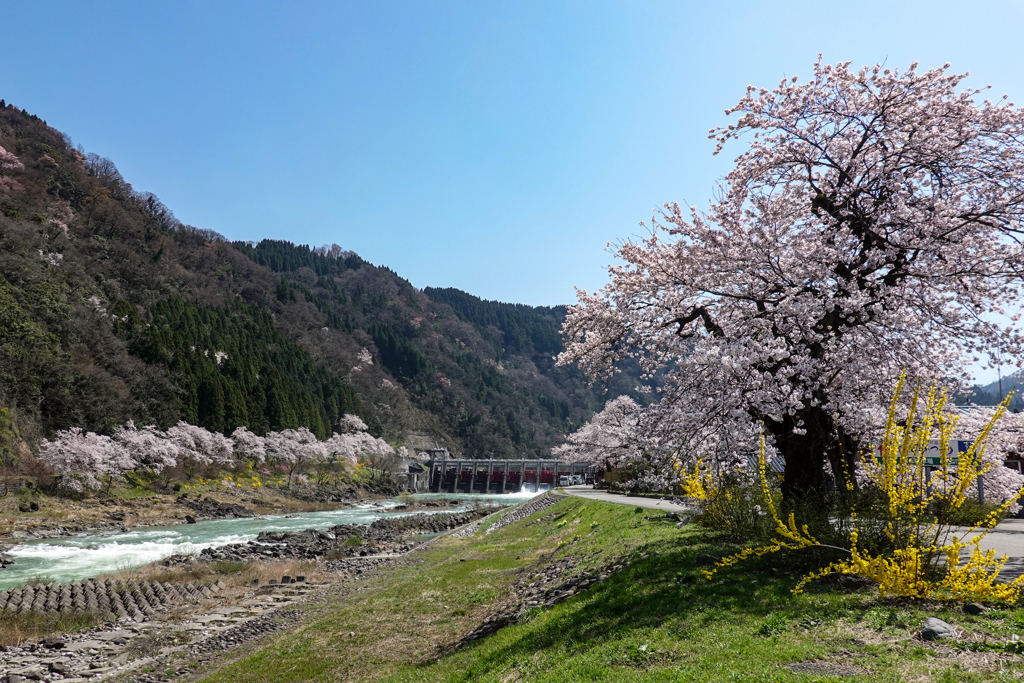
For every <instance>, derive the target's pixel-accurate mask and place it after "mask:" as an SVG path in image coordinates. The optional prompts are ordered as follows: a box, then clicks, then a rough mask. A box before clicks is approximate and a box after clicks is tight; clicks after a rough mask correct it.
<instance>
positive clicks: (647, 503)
mask: <svg viewBox="0 0 1024 683" xmlns="http://www.w3.org/2000/svg"><path fill="white" fill-rule="evenodd" d="M562 490H563V491H565V492H566V493H568V494H570V495H573V496H579V497H580V498H587V499H588V500H601V501H604V502H605V503H619V504H620V505H632V506H633V507H637V506H639V507H642V508H651V509H653V510H664V511H665V512H687V508H686V507H684V506H682V505H674V504H672V503H670V502H668V501H667V500H660V499H657V498H642V497H640V496H627V495H623V494H621V493H608V492H607V491H597V490H594V489H593V488H591V487H590V486H563V487H562Z"/></svg>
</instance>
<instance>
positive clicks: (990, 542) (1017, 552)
mask: <svg viewBox="0 0 1024 683" xmlns="http://www.w3.org/2000/svg"><path fill="white" fill-rule="evenodd" d="M562 489H563V490H564V491H565V492H566V493H568V494H570V495H573V496H579V497H580V498H586V499H588V500H600V501H604V502H606V503H618V504H620V505H632V506H634V507H635V506H640V507H644V508H651V509H654V510H664V511H665V512H687V511H688V510H687V508H686V507H685V506H682V505H673V504H672V503H670V502H668V501H667V500H659V499H657V498H640V497H635V496H627V495H623V494H621V493H608V492H607V491H596V490H594V489H593V488H591V487H590V486H564V487H562ZM981 549H982V550H991V549H994V550H995V551H996V554H997V555H1006V556H1008V557H1009V558H1010V559H1009V560H1007V562H1006V565H1005V566H1004V567H1003V571H1002V572H1000V576H1001V577H1002V578H1005V579H1013V578H1016V577H1018V576H1021V575H1024V519H1008V520H1005V521H1003V522H1000V523H999V524H998V525H997V526H996V528H995V529H993V530H992V532H991V533H989V535H988V536H986V537H985V538H984V539H982V541H981ZM965 559H966V558H965Z"/></svg>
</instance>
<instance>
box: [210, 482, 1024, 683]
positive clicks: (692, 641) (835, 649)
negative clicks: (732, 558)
mask: <svg viewBox="0 0 1024 683" xmlns="http://www.w3.org/2000/svg"><path fill="white" fill-rule="evenodd" d="M538 518H539V520H540V521H537V519H538ZM532 519H533V521H532V522H531V521H527V522H520V523H517V524H513V525H510V526H507V527H505V528H503V529H500V530H497V531H495V532H494V533H492V534H487V535H485V534H483V533H482V532H481V533H478V534H477V536H476V537H473V538H464V539H445V540H444V541H443V542H442V543H439V544H438V545H437V546H436V547H433V548H431V549H429V550H426V551H423V552H422V553H420V554H419V558H418V559H419V562H417V563H416V564H413V565H411V566H407V567H403V568H399V569H397V570H395V571H393V572H390V573H387V574H383V575H379V576H376V577H374V578H371V579H369V580H366V581H364V582H362V583H361V584H358V588H357V589H356V590H353V591H351V592H348V593H347V594H346V595H344V596H343V597H341V598H337V599H332V600H326V601H324V602H323V603H321V604H319V605H318V606H316V607H314V608H313V609H312V610H311V611H310V612H309V613H308V614H307V616H306V618H305V620H304V621H303V623H302V624H301V625H300V626H298V627H297V628H295V629H292V630H290V631H289V632H287V633H285V634H283V635H281V636H278V637H275V638H274V639H273V640H271V641H264V643H263V644H262V645H260V646H257V647H253V646H250V648H249V650H248V651H247V652H245V653H244V654H242V656H241V657H238V658H237V659H236V660H235V661H233V662H230V663H226V664H224V665H223V667H222V668H220V669H219V670H218V671H215V672H212V673H210V674H208V675H207V677H205V678H202V679H201V680H203V681H205V682H207V683H228V682H234V681H238V682H244V683H255V682H257V681H275V682H282V683H283V682H286V681H389V682H396V683H397V682H415V683H428V682H431V681H453V682H454V681H495V682H499V681H500V682H502V683H511V682H513V681H524V682H526V681H529V682H534V681H536V682H543V681H559V682H573V681H581V682H582V681H609V682H611V681H616V682H620V681H699V682H701V683H703V682H705V681H736V680H739V681H744V680H746V681H838V680H843V681H914V680H921V681H932V680H934V681H988V680H993V681H997V680H1019V679H1020V676H1021V675H1022V673H1024V663H1022V662H1020V661H1019V658H1018V657H1015V656H1012V655H1007V654H997V653H994V652H991V651H981V652H977V651H972V650H971V649H969V648H967V647H965V646H964V645H963V643H965V642H970V643H976V644H980V643H983V642H984V641H985V640H986V639H987V641H988V642H990V643H991V642H995V641H999V642H1002V641H1005V640H1007V639H1009V638H1010V637H1011V635H1012V634H1013V633H1015V632H1017V633H1021V632H1024V610H1017V609H1013V610H1001V611H993V612H991V613H990V614H988V615H985V616H979V617H973V616H968V615H965V614H963V613H962V612H961V611H960V610H959V609H957V608H949V607H942V606H936V605H931V606H926V607H927V608H922V606H920V605H916V606H915V605H911V604H908V603H903V602H883V601H880V600H879V599H878V598H877V597H876V596H875V594H874V592H871V591H865V592H831V591H829V590H826V589H825V588H823V587H820V586H819V587H817V588H813V589H811V590H809V591H808V593H807V594H805V595H801V596H796V597H794V596H792V595H791V594H790V592H789V591H790V588H791V587H792V586H793V585H794V583H795V581H796V580H795V579H794V578H792V577H789V576H785V575H781V574H778V573H775V572H774V571H773V570H772V567H771V566H770V565H769V564H762V565H760V566H755V565H751V564H747V565H746V566H743V567H739V568H734V569H732V570H728V571H723V572H721V573H720V574H719V575H718V576H716V577H715V578H714V579H713V580H710V581H709V580H706V579H705V578H703V574H702V572H701V570H702V568H703V565H702V562H706V557H702V555H704V554H713V555H720V554H723V553H725V552H727V551H728V550H730V549H731V548H725V547H722V545H721V544H717V543H715V542H714V539H713V538H712V537H711V536H710V535H708V534H707V533H706V532H703V531H701V530H699V529H696V528H693V527H688V528H687V529H685V530H684V531H682V532H680V531H679V530H677V529H676V528H675V526H674V525H673V523H672V521H671V520H668V519H666V518H665V517H664V516H663V514H662V513H657V512H654V511H650V510H645V511H639V509H637V510H636V511H635V510H634V508H632V507H627V506H619V505H612V504H607V503H598V502H590V501H584V500H581V499H578V498H570V499H567V500H564V501H562V502H561V503H559V504H558V505H557V506H556V507H553V508H550V509H549V510H545V511H544V512H542V513H538V515H535V516H534V518H532ZM567 555H572V556H575V557H578V558H580V559H581V562H580V564H579V565H578V566H577V568H576V569H575V571H586V570H593V569H597V568H601V567H604V566H607V565H608V564H609V563H610V562H613V561H615V560H617V559H623V558H633V559H632V561H631V562H630V564H629V565H628V566H627V567H626V568H625V569H623V570H622V571H620V572H618V573H616V574H613V575H612V576H611V577H610V578H609V579H607V580H606V581H604V582H602V583H599V584H597V585H596V586H593V587H591V588H590V589H589V590H587V591H585V592H582V593H580V594H578V595H576V596H575V597H572V598H570V599H569V600H567V601H566V602H563V603H560V604H558V605H556V606H554V607H552V608H545V609H535V610H534V611H532V612H529V613H527V615H526V616H525V617H524V618H522V619H520V621H519V623H517V624H515V625H512V626H509V627H506V628H505V629H502V630H501V631H499V632H498V633H496V634H494V635H491V636H489V637H487V638H484V639H482V640H479V641H476V642H475V643H473V644H471V645H469V646H467V647H465V648H462V649H457V650H452V649H451V648H450V647H448V646H450V645H451V644H452V643H454V642H455V641H457V640H458V639H459V638H460V636H462V635H463V634H465V633H466V632H468V631H470V630H471V629H472V628H474V627H475V626H477V625H478V624H479V623H480V622H481V621H482V619H483V618H484V617H485V615H486V614H488V612H489V611H490V610H491V609H492V606H493V604H495V603H496V602H499V601H501V600H502V599H503V598H505V596H507V594H508V587H509V586H510V585H512V584H513V583H514V582H515V581H516V580H517V577H518V576H521V575H522V572H523V571H524V570H531V569H532V568H534V566H535V565H542V564H544V563H546V562H549V561H552V560H553V559H557V558H560V557H565V556H567ZM930 615H935V616H939V617H941V618H944V619H946V620H947V621H949V622H951V623H953V624H955V625H957V626H959V627H961V628H962V629H963V630H964V632H965V633H964V637H963V639H962V640H961V645H959V646H953V645H946V644H941V645H940V644H932V643H925V642H922V641H920V640H919V639H917V638H916V635H915V634H916V630H917V628H918V627H919V625H920V623H921V621H922V620H923V619H924V618H925V617H926V616H930ZM350 634H352V635H350ZM236 656H237V655H236Z"/></svg>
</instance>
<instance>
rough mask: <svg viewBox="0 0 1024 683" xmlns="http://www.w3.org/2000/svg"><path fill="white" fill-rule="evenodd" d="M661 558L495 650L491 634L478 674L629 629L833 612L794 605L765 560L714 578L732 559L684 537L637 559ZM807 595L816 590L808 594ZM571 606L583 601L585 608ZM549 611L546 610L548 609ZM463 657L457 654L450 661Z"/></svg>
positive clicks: (788, 585)
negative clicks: (723, 561)
mask: <svg viewBox="0 0 1024 683" xmlns="http://www.w3.org/2000/svg"><path fill="white" fill-rule="evenodd" d="M652 551H653V552H655V553H657V554H653V555H650V556H648V557H646V558H642V559H636V560H635V561H634V562H633V563H632V564H631V565H630V566H628V567H626V568H625V569H623V570H622V571H620V572H618V573H616V574H614V575H612V576H610V577H609V578H608V579H606V580H605V581H603V582H601V583H600V584H598V585H596V586H594V587H592V588H591V589H590V590H588V591H586V592H584V593H581V594H579V595H577V596H575V597H573V598H572V599H571V600H570V601H569V602H568V603H565V604H564V605H563V606H560V607H556V608H553V609H556V610H558V613H557V614H555V615H554V616H551V617H549V618H547V619H545V620H544V621H543V623H541V624H538V625H536V626H534V627H532V628H530V627H528V628H526V629H523V630H522V633H521V635H518V637H516V638H515V640H514V641H513V642H511V643H509V644H507V645H504V646H500V647H497V648H494V646H493V645H489V643H493V640H494V638H495V637H497V636H491V637H489V638H487V639H484V640H481V641H479V643H476V644H474V645H472V646H470V648H469V651H472V659H473V662H474V665H476V666H474V668H480V667H483V669H484V670H486V669H487V668H488V667H490V666H498V665H500V664H501V663H502V662H508V661H512V660H515V659H519V658H522V657H529V656H530V655H532V654H533V653H536V652H538V651H541V650H546V649H552V648H559V647H560V646H563V647H565V648H566V649H569V650H576V651H579V650H586V649H589V648H590V647H593V646H596V645H599V644H603V643H606V642H608V641H611V640H616V639H618V638H624V637H628V635H629V633H630V632H632V631H638V630H639V631H642V630H645V629H654V628H658V627H662V626H664V625H665V624H666V623H667V622H673V623H679V624H680V626H682V625H683V624H684V623H685V628H686V630H692V629H695V628H696V629H698V630H699V629H701V628H702V627H705V628H706V627H708V626H710V625H711V624H712V623H714V624H722V623H730V622H732V623H737V624H740V623H747V624H751V623H752V624H754V625H756V624H758V623H760V622H761V621H762V620H763V619H764V618H765V617H766V616H767V615H769V614H780V613H781V614H784V615H786V616H787V617H795V616H797V614H798V613H799V615H801V616H805V617H819V618H823V619H824V618H827V617H828V616H829V614H828V612H830V608H829V607H828V606H827V605H826V604H825V603H821V604H817V603H816V602H815V601H805V602H802V603H800V604H799V605H798V604H796V601H794V599H793V595H792V593H791V592H790V591H791V589H792V588H793V586H794V585H795V584H796V582H797V579H795V578H793V577H791V576H779V575H777V574H774V573H771V564H770V563H768V562H767V561H766V560H764V559H760V560H754V561H748V562H745V563H743V564H742V565H741V566H739V567H731V568H727V569H720V570H719V571H718V572H717V573H716V574H715V575H714V576H713V577H712V578H711V579H708V578H706V577H705V575H704V572H703V570H705V569H709V568H711V567H710V565H711V564H712V563H713V562H714V560H715V559H717V558H719V557H721V556H723V555H726V554H728V552H730V551H726V552H723V549H722V547H721V546H720V545H714V544H711V543H708V542H706V539H705V541H704V542H701V541H698V542H696V543H694V542H693V538H692V537H689V538H682V539H679V540H678V541H672V542H665V541H658V542H653V543H651V544H648V545H645V546H641V547H638V548H637V549H636V551H635V552H636V554H637V555H643V554H646V553H650V552H652ZM808 592H809V593H815V592H818V591H817V590H815V589H814V588H811V589H810V590H809V591H808ZM573 602H577V603H579V602H582V603H584V604H582V605H581V606H577V605H573V604H572V603H573ZM544 609H547V608H544ZM539 614H540V610H539V609H538V610H537V612H534V613H533V614H532V615H531V614H530V613H528V614H527V616H526V618H525V619H524V620H523V621H522V622H521V623H528V622H530V621H532V619H531V616H533V617H534V618H536V616H537V615H539ZM452 656H458V655H452Z"/></svg>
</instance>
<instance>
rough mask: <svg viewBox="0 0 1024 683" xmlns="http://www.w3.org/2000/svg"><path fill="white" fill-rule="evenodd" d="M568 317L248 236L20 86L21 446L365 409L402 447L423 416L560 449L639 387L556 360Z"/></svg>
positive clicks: (11, 366)
mask: <svg viewBox="0 0 1024 683" xmlns="http://www.w3.org/2000/svg"><path fill="white" fill-rule="evenodd" d="M563 317H564V310H563V309H561V308H546V307H536V308H535V307H530V306H522V305H516V304H503V303H497V302H491V301H483V300H481V299H479V298H477V297H474V296H471V295H469V294H466V293H464V292H460V291H458V290H453V289H429V288H428V289H427V290H425V291H421V290H417V289H416V288H414V287H413V286H412V285H411V284H410V283H409V282H408V281H406V280H404V279H402V278H401V277H399V276H398V275H397V274H395V273H394V272H392V271H391V270H389V269H388V268H385V267H381V266H374V265H373V264H370V263H368V262H366V261H364V260H363V259H361V258H360V257H359V256H358V255H356V254H354V253H352V252H350V251H346V250H344V249H343V248H342V247H339V246H337V245H333V246H331V247H321V248H317V249H312V248H310V247H307V246H301V245H299V246H297V245H293V244H290V243H288V242H283V241H270V240H265V241H262V242H260V243H258V244H256V243H251V242H247V243H243V242H236V243H233V244H232V243H228V242H227V241H226V240H224V239H223V238H222V237H221V236H220V235H217V234H216V233H213V232H210V231H205V230H201V229H198V228H195V227H192V226H187V225H183V224H181V223H180V222H179V221H177V220H176V219H175V218H174V215H173V213H172V212H171V210H170V209H168V208H167V207H165V206H164V205H163V204H162V203H161V202H160V201H159V199H157V198H156V197H155V196H153V195H152V194H148V193H140V192H137V191H136V190H134V189H133V188H132V186H131V185H130V184H129V183H128V182H127V181H126V180H125V179H124V178H122V177H121V175H120V173H118V171H117V168H116V166H115V165H114V163H113V162H111V161H110V160H108V159H104V158H101V157H98V156H95V155H87V154H85V153H84V151H83V150H80V149H75V148H74V147H73V146H72V144H71V142H70V139H69V138H68V137H67V136H65V135H63V134H62V133H60V132H58V131H56V130H54V129H52V128H50V127H49V126H47V125H46V123H45V122H44V121H42V120H41V119H39V118H37V117H35V116H33V115H30V114H27V113H25V112H23V111H22V110H19V109H17V108H15V107H13V106H11V105H7V104H5V103H3V102H2V101H0V409H2V408H7V409H8V411H7V413H4V414H5V415H7V416H13V421H11V420H10V419H9V417H8V418H5V421H4V423H3V424H2V425H0V432H2V433H0V448H3V449H6V450H7V454H6V455H7V456H8V457H11V455H12V453H13V451H15V450H17V448H21V449H22V450H23V449H24V447H25V445H31V444H33V443H35V442H37V441H38V439H40V438H41V437H43V436H45V435H49V434H52V433H53V432H54V431H55V430H58V429H63V428H67V427H72V426H79V427H82V428H84V429H87V430H92V431H97V432H100V433H109V432H111V431H112V430H113V429H114V428H115V427H116V426H117V425H119V424H123V423H124V422H125V421H127V420H134V421H135V422H136V423H137V424H157V425H159V426H161V427H167V426H168V425H171V424H173V423H175V422H177V421H178V420H185V421H187V422H191V423H194V424H200V425H202V426H204V427H206V428H208V429H212V430H216V431H220V432H224V433H230V432H231V431H232V430H233V429H234V428H235V427H238V426H246V427H248V428H250V429H252V430H253V431H255V432H257V433H263V432H265V431H267V430H279V429H284V428H289V427H298V426H306V427H309V428H310V429H311V430H313V431H314V432H315V433H317V434H318V435H320V436H321V437H323V436H326V435H327V434H329V433H330V431H331V429H332V427H333V425H335V424H336V423H337V420H338V418H339V417H340V416H341V415H343V414H345V413H354V414H357V415H359V416H361V417H362V418H363V419H364V420H365V421H366V422H367V424H368V425H369V426H370V429H371V431H372V432H373V433H374V434H375V435H378V436H383V437H384V438H386V439H388V440H389V441H391V442H392V443H393V444H395V445H398V444H400V443H401V442H402V438H403V435H404V434H405V433H407V432H408V431H410V430H414V431H420V432H424V431H425V432H429V433H432V434H434V435H435V436H436V437H437V438H438V439H440V440H441V441H443V442H445V443H447V444H448V445H449V447H450V448H452V449H453V450H454V451H455V452H458V453H463V454H465V455H467V456H475V457H483V456H510V455H516V454H530V455H546V454H547V452H548V449H550V447H551V446H553V445H555V444H557V443H559V442H560V441H561V438H562V435H563V434H564V433H566V432H571V431H573V430H574V429H575V428H576V427H578V426H579V425H580V424H581V423H582V422H583V421H584V420H585V419H587V418H588V417H589V416H590V414H591V413H592V412H593V411H594V410H595V409H596V408H600V406H601V405H603V403H604V401H605V400H607V399H608V398H610V397H613V396H615V395H618V394H619V393H623V392H626V391H632V390H633V388H634V387H635V385H636V383H637V379H636V375H635V373H634V372H627V373H624V374H623V375H621V376H620V377H619V378H618V379H617V380H616V383H615V384H614V385H612V386H610V387H596V388H590V387H588V386H587V385H586V383H585V382H584V380H583V378H582V376H581V375H580V373H578V372H577V371H575V370H574V369H571V368H555V367H554V362H553V356H554V355H556V354H557V353H558V352H559V351H560V350H561V339H560V337H559V335H558V330H559V327H560V325H561V321H562V319H563ZM604 389H608V391H607V393H602V392H603V390H604ZM16 446H17V448H16Z"/></svg>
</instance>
